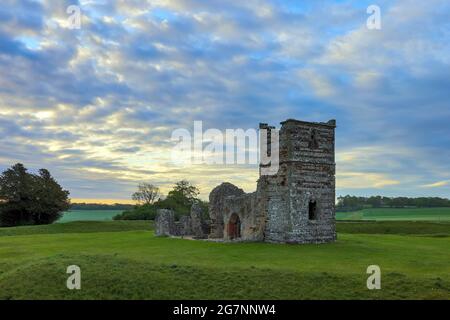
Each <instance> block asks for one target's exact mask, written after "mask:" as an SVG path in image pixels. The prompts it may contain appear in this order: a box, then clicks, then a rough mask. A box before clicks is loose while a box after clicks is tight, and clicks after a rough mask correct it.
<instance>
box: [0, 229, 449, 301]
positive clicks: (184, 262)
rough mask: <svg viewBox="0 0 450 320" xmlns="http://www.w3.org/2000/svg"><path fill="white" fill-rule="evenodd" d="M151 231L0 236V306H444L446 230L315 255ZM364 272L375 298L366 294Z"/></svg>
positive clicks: (348, 241) (318, 248)
mask: <svg viewBox="0 0 450 320" xmlns="http://www.w3.org/2000/svg"><path fill="white" fill-rule="evenodd" d="M423 228H425V229H426V232H422V229H423ZM151 229H152V227H151V224H150V223H149V222H147V221H143V222H142V221H113V222H74V223H66V224H54V225H51V226H35V227H18V228H3V229H0V299H381V298H386V299H412V298H414V299H438V298H441V299H449V298H450V224H449V223H443V222H442V223H432V222H428V223H424V222H421V224H419V225H418V224H417V222H400V223H399V222H383V223H381V224H380V223H379V222H359V223H353V224H350V223H338V231H339V234H338V241H337V242H336V243H331V244H323V245H284V244H267V243H214V242H208V241H193V240H184V239H173V238H164V237H162V238H161V237H155V236H154V234H153V231H152V230H151ZM87 230H88V231H87ZM71 264H76V265H79V266H80V267H81V274H82V289H81V290H79V291H70V290H68V289H67V288H66V286H65V282H66V279H67V276H68V275H67V274H66V268H67V266H69V265H71ZM372 264H377V265H379V266H380V267H381V271H382V280H381V283H382V284H381V285H382V289H381V290H373V291H370V290H368V289H367V288H366V279H367V276H368V275H367V274H366V268H367V266H369V265H372Z"/></svg>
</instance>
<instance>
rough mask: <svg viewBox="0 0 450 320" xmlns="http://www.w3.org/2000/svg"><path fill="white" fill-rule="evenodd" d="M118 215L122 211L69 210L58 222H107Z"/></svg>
mask: <svg viewBox="0 0 450 320" xmlns="http://www.w3.org/2000/svg"><path fill="white" fill-rule="evenodd" d="M120 213H122V210H70V211H67V212H64V215H63V216H62V217H61V219H59V220H58V222H59V223H61V222H72V221H108V220H112V218H113V217H114V216H115V215H117V214H120Z"/></svg>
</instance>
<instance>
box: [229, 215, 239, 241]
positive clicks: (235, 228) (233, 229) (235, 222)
mask: <svg viewBox="0 0 450 320" xmlns="http://www.w3.org/2000/svg"><path fill="white" fill-rule="evenodd" d="M228 237H229V238H230V240H233V239H237V238H240V237H241V220H240V219H239V216H238V215H237V214H236V213H233V214H232V215H231V217H230V220H229V222H228Z"/></svg>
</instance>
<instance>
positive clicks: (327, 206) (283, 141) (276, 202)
mask: <svg viewBox="0 0 450 320" xmlns="http://www.w3.org/2000/svg"><path fill="white" fill-rule="evenodd" d="M281 125H282V126H281V129H280V132H279V135H280V145H279V148H280V155H279V171H278V173H277V174H276V175H269V176H261V177H260V179H259V182H258V191H257V193H259V198H260V199H261V201H263V203H264V204H265V205H264V207H266V208H265V210H266V221H265V228H264V230H265V231H264V240H265V241H268V242H292V243H323V242H330V241H334V240H336V224H335V152H334V150H335V147H334V141H335V136H334V131H335V128H336V121H335V120H330V121H328V122H327V123H317V122H305V121H299V120H292V119H290V120H286V121H284V122H282V123H281Z"/></svg>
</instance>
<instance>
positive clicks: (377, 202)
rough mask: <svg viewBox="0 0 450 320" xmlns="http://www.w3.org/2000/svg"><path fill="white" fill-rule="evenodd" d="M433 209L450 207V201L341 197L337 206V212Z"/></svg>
mask: <svg viewBox="0 0 450 320" xmlns="http://www.w3.org/2000/svg"><path fill="white" fill-rule="evenodd" d="M406 207H418V208H431V207H450V200H449V199H445V198H439V197H417V198H408V197H384V196H372V197H357V196H350V195H346V196H340V197H338V202H337V204H336V210H337V211H356V210H361V209H364V208H406Z"/></svg>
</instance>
